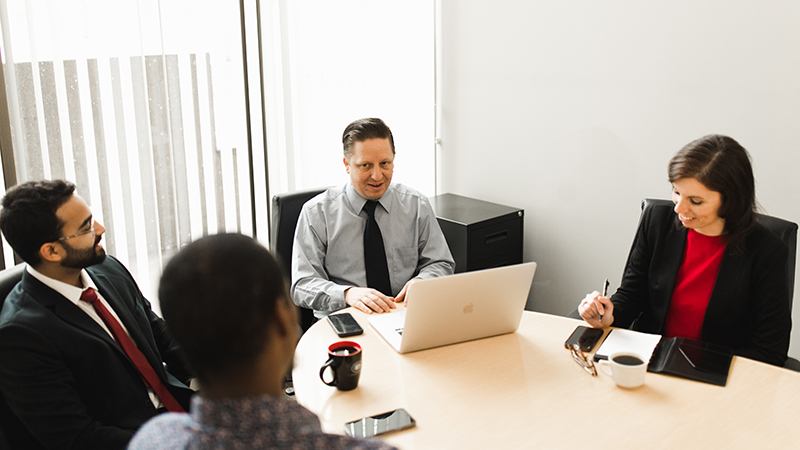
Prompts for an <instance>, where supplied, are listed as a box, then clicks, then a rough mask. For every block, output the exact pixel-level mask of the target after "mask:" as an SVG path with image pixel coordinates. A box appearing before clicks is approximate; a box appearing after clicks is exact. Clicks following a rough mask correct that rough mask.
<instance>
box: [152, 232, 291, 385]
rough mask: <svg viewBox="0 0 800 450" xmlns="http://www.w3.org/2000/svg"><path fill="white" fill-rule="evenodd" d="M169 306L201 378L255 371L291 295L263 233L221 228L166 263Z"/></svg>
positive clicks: (166, 312)
mask: <svg viewBox="0 0 800 450" xmlns="http://www.w3.org/2000/svg"><path fill="white" fill-rule="evenodd" d="M158 295H159V299H160V301H161V312H162V314H163V317H164V321H165V322H166V324H167V327H168V328H169V330H170V331H171V332H172V334H173V336H174V338H175V340H176V341H177V342H178V343H179V344H180V345H181V347H182V349H183V350H184V351H185V354H186V357H187V359H188V361H189V364H190V365H191V366H192V368H193V369H194V370H195V372H196V373H197V377H198V378H199V379H200V381H201V383H203V382H208V380H209V379H212V380H215V379H219V378H225V377H228V376H229V375H231V374H235V373H236V372H237V371H239V370H247V368H249V367H250V366H252V365H253V364H254V363H255V360H256V359H257V358H258V357H259V356H260V355H261V353H262V351H263V350H264V348H265V345H266V344H267V342H266V341H267V336H268V331H269V330H270V327H271V326H272V325H273V323H274V322H273V320H274V311H275V307H276V304H277V302H280V301H288V300H287V299H288V294H287V290H286V281H285V279H284V276H283V272H282V271H281V268H280V266H279V265H278V263H277V261H276V260H275V258H274V257H273V256H272V254H271V253H270V252H269V251H268V250H267V249H266V248H264V247H263V246H262V245H261V244H259V243H258V242H257V241H256V240H254V239H252V238H250V237H247V236H244V235H241V234H218V235H213V236H208V237H204V238H202V239H199V240H197V241H195V242H194V243H192V244H189V245H188V246H186V247H185V248H184V249H182V250H181V251H180V252H178V254H177V255H175V256H174V257H173V258H172V260H170V262H169V263H168V264H167V266H166V267H165V268H164V272H163V274H162V276H161V283H160V285H159V289H158Z"/></svg>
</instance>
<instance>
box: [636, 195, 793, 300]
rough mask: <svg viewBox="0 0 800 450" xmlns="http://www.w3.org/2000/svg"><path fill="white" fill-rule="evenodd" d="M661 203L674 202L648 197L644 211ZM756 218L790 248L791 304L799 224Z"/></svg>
mask: <svg viewBox="0 0 800 450" xmlns="http://www.w3.org/2000/svg"><path fill="white" fill-rule="evenodd" d="M659 204H661V205H667V204H668V205H672V204H673V203H672V201H671V200H661V199H652V198H646V199H644V200H642V212H644V211H645V209H647V208H652V207H653V206H654V205H659ZM756 220H757V221H758V223H760V224H761V225H764V226H765V227H766V228H767V229H768V230H770V231H772V232H773V233H775V234H776V235H777V236H778V237H779V238H781V240H782V241H783V243H784V244H786V246H787V247H788V248H789V261H788V264H787V267H786V270H787V272H788V277H787V280H788V282H789V305H791V304H792V301H793V299H794V271H795V267H796V264H797V224H796V223H794V222H789V221H788V220H783V219H779V218H777V217H773V216H768V215H766V214H758V215H757V217H756Z"/></svg>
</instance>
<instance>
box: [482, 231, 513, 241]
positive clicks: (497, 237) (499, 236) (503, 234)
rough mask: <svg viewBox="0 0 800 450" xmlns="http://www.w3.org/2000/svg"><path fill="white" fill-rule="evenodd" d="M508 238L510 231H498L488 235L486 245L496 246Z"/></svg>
mask: <svg viewBox="0 0 800 450" xmlns="http://www.w3.org/2000/svg"><path fill="white" fill-rule="evenodd" d="M507 237H508V230H503V231H498V232H497V233H492V234H488V235H486V245H489V244H494V243H495V242H498V241H502V240H503V239H506V238H507Z"/></svg>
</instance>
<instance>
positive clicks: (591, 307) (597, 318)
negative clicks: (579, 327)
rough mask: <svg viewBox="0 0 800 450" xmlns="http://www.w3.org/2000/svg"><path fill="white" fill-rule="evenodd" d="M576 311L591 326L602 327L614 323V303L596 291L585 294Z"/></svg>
mask: <svg viewBox="0 0 800 450" xmlns="http://www.w3.org/2000/svg"><path fill="white" fill-rule="evenodd" d="M578 313H579V314H580V315H581V317H583V320H585V321H586V323H588V324H589V325H590V326H591V327H592V328H604V327H607V326H609V325H611V324H612V323H614V304H613V303H611V299H610V298H608V297H603V296H602V295H600V293H599V292H597V291H594V292H592V293H591V294H586V297H585V298H584V299H583V300H581V303H580V304H579V305H578Z"/></svg>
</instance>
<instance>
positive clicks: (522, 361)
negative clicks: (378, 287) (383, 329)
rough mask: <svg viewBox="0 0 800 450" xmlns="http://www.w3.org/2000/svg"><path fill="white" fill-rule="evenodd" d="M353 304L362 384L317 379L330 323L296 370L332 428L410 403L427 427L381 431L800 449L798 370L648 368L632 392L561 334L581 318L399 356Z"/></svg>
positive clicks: (313, 406)
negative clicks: (581, 359)
mask: <svg viewBox="0 0 800 450" xmlns="http://www.w3.org/2000/svg"><path fill="white" fill-rule="evenodd" d="M400 308H404V306H400ZM398 309H399V308H398ZM347 311H348V312H350V313H351V314H352V315H353V316H354V317H355V318H356V320H357V321H358V322H359V323H360V324H361V326H362V327H363V328H364V334H363V335H360V336H354V337H352V338H346V339H347V340H353V341H355V342H358V343H359V344H361V346H362V348H363V351H364V355H363V365H362V372H361V380H360V382H359V386H358V388H356V389H355V390H353V391H349V392H341V391H338V390H336V388H333V387H329V386H326V385H325V384H323V383H322V381H320V379H319V368H320V366H321V365H322V364H323V363H324V362H325V361H326V359H327V354H326V349H327V347H328V345H330V344H331V343H333V342H336V341H339V340H345V339H341V338H339V337H337V336H336V334H335V333H334V332H333V330H332V329H331V327H330V325H328V323H327V321H325V320H322V321H319V322H317V323H316V324H314V326H313V327H311V328H310V329H309V330H308V331H307V332H306V333H305V334H304V335H303V337H302V339H301V340H300V342H299V344H298V346H297V350H296V354H295V368H294V370H293V372H292V375H293V379H294V387H295V392H296V398H297V401H298V402H299V403H300V404H301V405H303V406H305V407H306V408H308V409H310V410H311V411H313V412H314V413H316V414H317V415H318V416H319V418H320V421H321V422H322V427H323V429H324V430H325V431H327V432H331V433H338V434H343V432H344V429H343V424H344V423H345V422H347V421H351V420H356V419H359V418H361V417H363V416H369V415H373V414H379V413H382V412H386V411H390V410H393V409H396V408H405V409H406V410H407V411H408V412H409V413H410V414H411V415H412V416H413V417H414V418H415V419H416V421H417V426H416V427H415V428H411V429H409V430H404V431H400V432H396V433H393V434H388V435H385V436H384V437H382V438H381V439H383V440H384V441H385V442H388V443H390V444H392V445H395V446H397V447H399V448H402V449H442V448H459V449H487V448H509V449H512V448H531V449H582V448H586V449H589V448H591V449H598V448H600V449H605V448H615V449H639V448H647V449H682V450H686V449H722V448H724V449H739V448H741V449H752V448H762V449H788V448H800V374H799V373H797V372H792V371H789V370H787V369H783V368H780V367H775V366H771V365H768V364H763V363H760V362H756V361H753V360H749V359H746V358H740V357H734V358H733V363H732V365H731V371H730V375H729V376H728V384H727V386H726V387H719V386H713V385H709V384H704V383H699V382H695V381H689V380H685V379H681V378H676V377H671V376H668V375H661V374H653V373H648V374H647V377H646V380H645V384H644V385H643V386H641V387H639V388H636V389H631V390H626V389H622V388H619V387H617V386H616V385H615V384H614V382H613V381H612V380H611V378H610V377H608V376H606V375H604V374H603V373H600V374H599V375H598V376H597V377H592V376H591V375H589V374H588V373H587V372H586V371H584V369H583V368H581V367H580V366H579V365H578V364H576V363H575V362H574V361H573V359H572V357H571V356H570V353H569V351H568V350H566V349H565V348H564V345H563V343H564V341H565V340H566V339H567V337H568V336H569V335H570V333H571V332H572V331H573V330H574V329H575V327H576V326H577V325H580V324H581V322H580V321H577V320H574V319H570V318H565V317H558V316H552V315H547V314H540V313H534V312H525V313H524V314H523V317H522V323H521V325H520V327H519V330H517V332H516V333H512V334H506V335H503V336H496V337H492V338H487V339H481V340H477V341H471V342H464V343H461V344H455V345H450V346H446V347H439V348H435V349H430V350H423V351H420V352H415V353H408V354H405V355H400V354H398V353H396V352H395V351H394V350H393V349H392V348H391V347H390V346H389V345H388V344H387V343H386V342H385V341H384V340H383V339H382V338H381V337H380V335H378V334H377V333H376V332H375V330H373V329H372V327H371V326H370V325H369V323H368V321H367V315H365V314H363V313H361V312H359V311H357V310H354V309H352V308H350V309H348V310H347ZM606 332H608V331H606Z"/></svg>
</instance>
